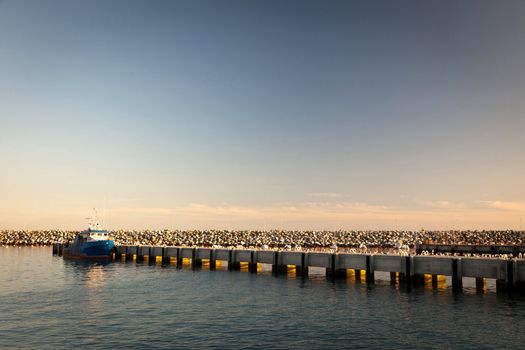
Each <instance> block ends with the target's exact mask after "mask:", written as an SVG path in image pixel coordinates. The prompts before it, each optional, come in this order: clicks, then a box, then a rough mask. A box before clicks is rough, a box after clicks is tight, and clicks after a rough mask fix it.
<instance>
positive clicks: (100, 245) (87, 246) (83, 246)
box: [63, 240, 115, 259]
mask: <svg viewBox="0 0 525 350" xmlns="http://www.w3.org/2000/svg"><path fill="white" fill-rule="evenodd" d="M113 248H115V242H114V241H112V240H107V241H90V242H80V243H77V242H75V243H73V244H71V245H70V246H69V247H67V248H64V254H63V256H64V258H71V259H109V258H111V253H112V252H113Z"/></svg>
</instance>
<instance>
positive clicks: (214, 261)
mask: <svg viewBox="0 0 525 350" xmlns="http://www.w3.org/2000/svg"><path fill="white" fill-rule="evenodd" d="M216 268H217V258H216V257H215V249H211V250H210V270H215V269H216Z"/></svg>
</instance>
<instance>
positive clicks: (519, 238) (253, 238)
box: [0, 230, 525, 250]
mask: <svg viewBox="0 0 525 350" xmlns="http://www.w3.org/2000/svg"><path fill="white" fill-rule="evenodd" d="M76 234H77V231H61V230H48V231H13V230H11V231H0V245H51V244H53V243H65V242H67V241H70V240H73V238H74V237H75V235H76ZM110 235H111V236H112V237H113V238H114V240H115V243H116V244H117V245H165V246H194V247H197V246H198V247H238V248H241V247H242V248H263V247H269V248H285V247H290V248H296V249H300V250H304V249H310V248H329V247H330V246H333V245H336V246H338V247H342V248H344V247H348V248H359V247H361V248H362V249H367V248H395V247H399V246H400V245H406V246H408V247H410V248H415V246H416V245H417V244H449V245H489V246H494V245H525V232H524V231H513V230H507V231H423V230H421V231H405V230H391V231H358V230H353V231H352V230H340V231H286V230H268V231H257V230H237V231H231V230H185V231H184V230H131V231H129V230H128V231H126V230H113V231H110Z"/></svg>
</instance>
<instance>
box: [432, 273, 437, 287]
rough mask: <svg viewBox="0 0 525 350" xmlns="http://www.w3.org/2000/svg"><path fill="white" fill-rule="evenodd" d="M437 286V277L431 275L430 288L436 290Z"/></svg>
mask: <svg viewBox="0 0 525 350" xmlns="http://www.w3.org/2000/svg"><path fill="white" fill-rule="evenodd" d="M437 286H438V275H432V288H437Z"/></svg>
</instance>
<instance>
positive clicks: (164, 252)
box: [162, 247, 170, 264]
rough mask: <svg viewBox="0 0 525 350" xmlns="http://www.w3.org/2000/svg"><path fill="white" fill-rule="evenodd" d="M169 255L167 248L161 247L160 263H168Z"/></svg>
mask: <svg viewBox="0 0 525 350" xmlns="http://www.w3.org/2000/svg"><path fill="white" fill-rule="evenodd" d="M169 263H170V257H169V256H168V248H166V247H162V264H169Z"/></svg>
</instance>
